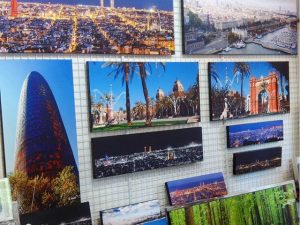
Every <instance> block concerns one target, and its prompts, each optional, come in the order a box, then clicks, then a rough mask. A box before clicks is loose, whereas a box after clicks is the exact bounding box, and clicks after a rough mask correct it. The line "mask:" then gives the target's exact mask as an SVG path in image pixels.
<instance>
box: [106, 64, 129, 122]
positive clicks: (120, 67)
mask: <svg viewBox="0 0 300 225" xmlns="http://www.w3.org/2000/svg"><path fill="white" fill-rule="evenodd" d="M103 67H112V68H114V70H112V71H111V72H110V73H109V74H108V76H110V75H112V74H114V78H115V79H117V78H118V76H119V75H120V74H121V75H122V85H124V83H125V88H126V119H127V124H128V125H131V124H132V122H131V113H130V110H131V109H130V94H129V79H130V80H132V77H133V74H134V65H133V64H132V63H129V62H109V63H105V64H103Z"/></svg>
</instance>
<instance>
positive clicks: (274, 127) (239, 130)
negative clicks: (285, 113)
mask: <svg viewBox="0 0 300 225" xmlns="http://www.w3.org/2000/svg"><path fill="white" fill-rule="evenodd" d="M226 128H227V147H228V148H238V147H242V146H247V145H256V144H263V143H269V142H276V141H281V140H283V121H282V120H276V121H268V122H261V123H248V124H241V125H232V126H227V127H226Z"/></svg>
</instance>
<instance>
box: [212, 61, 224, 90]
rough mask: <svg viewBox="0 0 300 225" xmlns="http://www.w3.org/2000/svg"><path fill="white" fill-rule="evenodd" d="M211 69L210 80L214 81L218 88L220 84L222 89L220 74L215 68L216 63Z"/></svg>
mask: <svg viewBox="0 0 300 225" xmlns="http://www.w3.org/2000/svg"><path fill="white" fill-rule="evenodd" d="M209 69H210V71H209V74H210V78H211V79H213V80H214V81H215V83H216V84H215V87H217V85H218V84H219V85H220V86H221V87H222V83H221V81H220V78H219V74H218V72H217V69H216V67H215V63H211V64H210V68H209Z"/></svg>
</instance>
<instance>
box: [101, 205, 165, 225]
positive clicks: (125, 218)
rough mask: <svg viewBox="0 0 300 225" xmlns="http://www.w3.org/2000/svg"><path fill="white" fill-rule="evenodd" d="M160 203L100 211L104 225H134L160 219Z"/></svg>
mask: <svg viewBox="0 0 300 225" xmlns="http://www.w3.org/2000/svg"><path fill="white" fill-rule="evenodd" d="M159 217H160V203H159V201H158V200H152V201H147V202H141V203H136V204H131V205H127V206H121V207H117V208H113V209H106V210H103V211H100V218H101V221H102V225H132V224H140V223H143V222H146V221H150V220H154V219H158V218H159Z"/></svg>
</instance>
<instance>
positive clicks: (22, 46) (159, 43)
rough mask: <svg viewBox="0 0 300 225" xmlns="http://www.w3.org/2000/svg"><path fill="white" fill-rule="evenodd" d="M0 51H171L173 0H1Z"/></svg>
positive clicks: (169, 53) (137, 52) (139, 53)
mask: <svg viewBox="0 0 300 225" xmlns="http://www.w3.org/2000/svg"><path fill="white" fill-rule="evenodd" d="M0 34H1V36H0V38H1V39H0V52H11V53H23V52H24V53H31V52H32V53H98V54H132V55H172V54H174V51H175V45H174V13H173V1H172V0H163V1H161V0H138V1H137V0H71V1H68V0H47V1H41V0H10V1H8V0H7V1H6V0H5V1H1V2H0Z"/></svg>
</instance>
